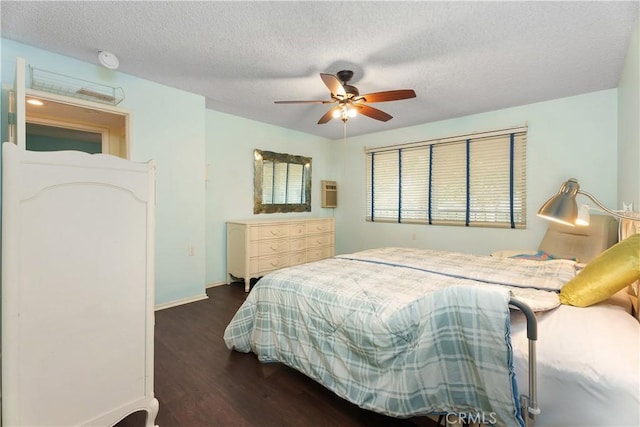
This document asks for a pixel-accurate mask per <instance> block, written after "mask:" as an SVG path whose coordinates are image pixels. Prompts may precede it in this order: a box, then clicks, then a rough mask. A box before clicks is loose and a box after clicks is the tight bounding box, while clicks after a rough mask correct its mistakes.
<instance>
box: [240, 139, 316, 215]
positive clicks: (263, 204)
mask: <svg viewBox="0 0 640 427" xmlns="http://www.w3.org/2000/svg"><path fill="white" fill-rule="evenodd" d="M253 156H254V168H253V172H254V184H253V213H254V214H259V213H274V212H311V157H303V156H294V155H292V154H283V153H274V152H272V151H262V150H254V151H253Z"/></svg>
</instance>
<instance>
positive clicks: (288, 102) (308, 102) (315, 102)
mask: <svg viewBox="0 0 640 427" xmlns="http://www.w3.org/2000/svg"><path fill="white" fill-rule="evenodd" d="M334 102H336V101H334V100H331V101H273V103H274V104H332V103H334Z"/></svg>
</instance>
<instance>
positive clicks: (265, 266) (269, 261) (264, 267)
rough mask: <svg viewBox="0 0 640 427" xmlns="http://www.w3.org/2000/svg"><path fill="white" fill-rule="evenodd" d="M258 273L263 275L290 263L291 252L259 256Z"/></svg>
mask: <svg viewBox="0 0 640 427" xmlns="http://www.w3.org/2000/svg"><path fill="white" fill-rule="evenodd" d="M256 261H257V264H258V270H257V271H256V273H257V274H259V275H263V274H265V273H268V272H269V271H273V270H278V269H279V268H284V267H287V266H288V265H289V254H281V255H274V256H266V257H259V258H257V260H256Z"/></svg>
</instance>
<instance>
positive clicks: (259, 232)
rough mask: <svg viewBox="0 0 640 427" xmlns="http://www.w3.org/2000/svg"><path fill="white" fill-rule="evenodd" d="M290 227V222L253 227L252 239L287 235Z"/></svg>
mask: <svg viewBox="0 0 640 427" xmlns="http://www.w3.org/2000/svg"><path fill="white" fill-rule="evenodd" d="M289 230H290V227H289V225H288V224H269V225H261V226H258V227H251V237H250V238H251V240H252V241H253V240H264V239H275V238H279V237H287V236H288V235H289Z"/></svg>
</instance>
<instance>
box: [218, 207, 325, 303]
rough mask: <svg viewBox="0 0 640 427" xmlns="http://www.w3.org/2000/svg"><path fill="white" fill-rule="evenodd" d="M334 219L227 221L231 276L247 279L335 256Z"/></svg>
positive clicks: (228, 270)
mask: <svg viewBox="0 0 640 427" xmlns="http://www.w3.org/2000/svg"><path fill="white" fill-rule="evenodd" d="M334 253H335V225H334V219H333V218H297V219H280V220H278V219H273V220H261V219H260V220H247V221H228V222H227V277H228V278H229V280H230V281H232V280H233V279H234V278H243V279H244V290H245V291H246V292H249V281H250V279H251V278H252V277H261V276H264V275H265V274H266V273H268V272H270V271H274V270H278V269H280V268H283V267H289V266H292V265H297V264H303V263H305V262H311V261H317V260H320V259H324V258H329V257H332V256H333V255H334Z"/></svg>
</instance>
